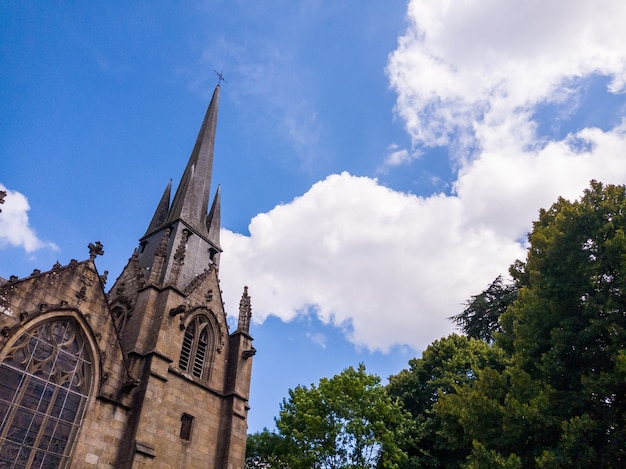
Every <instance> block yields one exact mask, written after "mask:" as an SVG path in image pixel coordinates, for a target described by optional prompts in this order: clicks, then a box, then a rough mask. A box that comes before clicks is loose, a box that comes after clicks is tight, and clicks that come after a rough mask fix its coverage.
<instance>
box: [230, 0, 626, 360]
mask: <svg viewBox="0 0 626 469" xmlns="http://www.w3.org/2000/svg"><path fill="white" fill-rule="evenodd" d="M409 19H410V25H409V28H408V30H407V32H406V34H404V35H403V36H402V37H401V38H400V40H399V44H398V48H397V50H396V51H395V52H394V53H393V54H391V56H390V59H389V65H388V74H389V77H390V81H391V84H392V87H393V88H394V89H395V91H396V92H397V93H398V100H397V106H396V111H397V113H398V114H399V115H400V116H401V117H402V118H403V119H404V122H405V125H406V128H407V131H408V132H409V133H410V135H411V136H412V138H413V142H414V144H415V145H416V148H419V147H420V146H421V145H426V146H431V145H450V146H451V148H454V149H455V150H456V151H458V156H459V160H458V163H457V168H458V173H457V175H456V180H455V181H454V183H453V184H454V186H453V187H454V191H453V193H452V195H449V196H446V195H444V194H434V195H432V196H430V197H426V198H422V197H416V196H413V195H408V194H403V193H398V192H394V191H393V190H390V189H388V188H385V187H382V186H381V185H379V184H378V183H377V182H376V181H375V180H373V179H370V178H364V177H354V176H351V175H349V174H347V173H343V174H340V175H331V176H329V177H328V178H326V179H325V180H324V181H321V182H318V183H317V184H315V185H314V186H313V187H312V188H311V189H310V190H309V191H308V192H307V193H306V194H304V195H303V196H301V197H299V198H296V199H295V200H293V201H292V202H291V203H289V204H286V205H281V206H278V207H276V208H274V209H273V210H271V211H270V212H268V213H264V214H260V215H258V216H256V217H255V218H254V219H253V220H252V222H251V224H250V236H249V237H247V236H242V235H239V234H235V233H232V232H229V231H227V230H225V231H224V233H223V238H222V240H223V246H224V248H225V252H224V255H223V262H222V272H221V273H222V279H223V281H222V283H223V284H224V291H225V292H226V293H227V294H231V293H229V292H235V293H236V292H238V291H240V290H241V285H243V284H248V285H249V286H250V291H251V294H252V295H253V297H254V305H255V311H254V314H255V317H256V319H257V320H263V319H264V318H265V317H267V316H268V315H270V314H274V315H276V316H278V317H280V318H282V319H284V320H289V319H292V318H294V317H295V316H296V315H297V314H298V313H299V312H301V313H302V312H306V311H309V312H310V311H314V312H315V314H317V315H318V316H319V317H320V318H321V319H322V320H323V321H325V322H329V323H332V324H335V325H338V326H341V327H343V328H345V330H346V331H347V334H348V335H349V338H350V339H351V340H352V341H353V342H354V343H355V344H357V345H362V346H365V347H367V348H370V349H381V350H387V349H389V348H390V347H391V346H393V345H394V344H408V345H411V346H413V347H415V348H417V349H422V348H424V347H425V346H426V345H427V344H428V343H430V342H431V341H432V340H434V339H436V338H437V337H439V336H441V335H444V334H447V333H449V332H450V331H451V329H452V326H451V324H450V322H449V321H448V320H447V319H446V318H447V317H449V316H451V315H452V314H455V313H457V312H459V311H460V309H461V308H462V303H463V302H464V301H465V300H466V299H467V298H469V297H470V296H471V295H473V294H476V293H478V292H480V291H481V290H482V289H484V288H485V287H486V286H487V285H488V283H489V282H491V281H492V280H493V279H494V278H495V277H496V276H497V275H498V274H501V273H505V272H506V270H507V267H508V265H509V264H510V263H511V262H513V261H514V260H515V259H516V258H523V257H524V256H525V251H524V247H523V245H522V244H521V243H523V240H524V237H525V234H526V232H527V231H528V230H529V229H530V228H531V222H532V220H533V219H535V218H536V215H537V211H538V209H539V208H540V207H548V206H550V204H552V203H553V202H554V201H555V200H556V198H557V197H558V196H559V195H561V196H564V197H566V198H570V199H574V198H577V197H579V196H580V195H581V194H582V191H583V189H584V188H585V187H587V185H588V182H589V180H590V179H598V180H600V181H602V182H605V183H626V124H624V123H622V124H620V125H618V126H617V127H615V128H613V129H610V130H606V131H603V130H600V129H597V128H584V129H581V130H579V131H577V132H576V133H574V134H571V135H568V136H567V137H566V138H565V139H563V140H562V141H540V140H538V138H537V135H536V128H537V122H536V121H534V120H533V119H534V118H535V117H534V114H535V111H536V110H537V106H538V105H541V104H545V103H549V102H554V103H556V102H558V103H561V104H563V105H564V106H563V108H564V109H566V110H567V112H571V111H572V109H574V108H575V107H576V105H577V99H578V97H577V92H578V90H577V86H582V85H583V84H584V83H585V79H586V78H588V77H590V76H592V75H602V76H607V77H609V78H610V85H609V91H611V92H620V91H624V87H625V84H626V46H624V44H626V29H625V28H623V24H624V22H625V21H626V3H624V2H621V1H608V0H603V1H600V2H587V1H584V0H580V1H569V2H557V1H554V2H544V1H539V0H531V1H527V2H512V1H511V2H501V1H499V0H475V1H471V2H470V1H455V2H452V1H440V2H432V1H428V0H413V1H411V3H410V5H409ZM581 142H582V144H581ZM390 150H391V151H390V154H389V155H388V157H387V161H386V167H387V168H391V167H392V166H394V165H399V164H404V163H406V162H409V161H410V154H411V153H413V154H417V151H419V150H415V149H413V150H411V153H410V152H409V151H408V150H401V149H398V148H391V149H390ZM383 166H385V164H383ZM520 240H521V242H520ZM227 304H231V305H236V304H237V298H236V297H232V298H230V297H227Z"/></svg>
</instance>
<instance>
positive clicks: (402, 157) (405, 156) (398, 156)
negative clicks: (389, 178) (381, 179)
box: [379, 143, 420, 173]
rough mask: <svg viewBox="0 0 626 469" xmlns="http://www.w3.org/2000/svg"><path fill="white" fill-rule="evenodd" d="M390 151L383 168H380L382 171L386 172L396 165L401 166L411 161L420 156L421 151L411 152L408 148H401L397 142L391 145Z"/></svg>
mask: <svg viewBox="0 0 626 469" xmlns="http://www.w3.org/2000/svg"><path fill="white" fill-rule="evenodd" d="M388 151H389V152H388V153H387V156H386V157H385V160H384V161H383V165H382V168H381V169H380V170H379V171H380V172H381V173H386V172H387V171H388V170H389V168H392V167H394V166H401V165H403V164H406V163H410V162H411V161H413V160H414V159H416V158H418V157H419V156H420V153H419V152H413V153H411V152H409V150H407V149H406V148H400V147H399V146H398V145H397V144H395V143H392V144H391V145H389V148H388Z"/></svg>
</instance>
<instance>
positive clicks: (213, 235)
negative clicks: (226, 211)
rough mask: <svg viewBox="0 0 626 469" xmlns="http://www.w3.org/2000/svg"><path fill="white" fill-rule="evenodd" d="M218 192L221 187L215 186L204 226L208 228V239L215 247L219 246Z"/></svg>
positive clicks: (219, 192)
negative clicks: (211, 203) (215, 189)
mask: <svg viewBox="0 0 626 469" xmlns="http://www.w3.org/2000/svg"><path fill="white" fill-rule="evenodd" d="M220 194H221V187H220V186H217V191H216V192H215V198H214V199H213V205H211V210H210V211H209V214H208V215H207V217H206V227H207V230H209V241H210V242H211V243H213V244H214V245H215V247H216V248H218V249H221V248H220V198H221V197H220Z"/></svg>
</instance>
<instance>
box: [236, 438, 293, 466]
mask: <svg viewBox="0 0 626 469" xmlns="http://www.w3.org/2000/svg"><path fill="white" fill-rule="evenodd" d="M285 451H286V448H285V442H284V440H283V438H282V437H281V436H280V435H279V434H277V433H274V432H270V431H269V430H268V429H267V428H264V429H263V431H261V432H258V433H253V434H251V435H248V439H247V440H246V465H245V469H255V468H259V469H261V468H262V469H287V468H288V467H289V466H288V465H287V463H286V453H285Z"/></svg>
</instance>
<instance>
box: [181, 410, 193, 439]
mask: <svg viewBox="0 0 626 469" xmlns="http://www.w3.org/2000/svg"><path fill="white" fill-rule="evenodd" d="M193 419H194V417H193V415H189V414H183V415H182V417H181V418H180V439H181V440H185V441H191V430H192V429H193Z"/></svg>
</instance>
